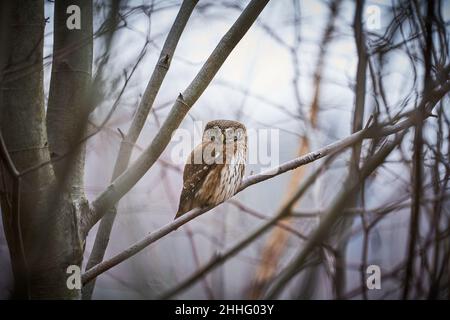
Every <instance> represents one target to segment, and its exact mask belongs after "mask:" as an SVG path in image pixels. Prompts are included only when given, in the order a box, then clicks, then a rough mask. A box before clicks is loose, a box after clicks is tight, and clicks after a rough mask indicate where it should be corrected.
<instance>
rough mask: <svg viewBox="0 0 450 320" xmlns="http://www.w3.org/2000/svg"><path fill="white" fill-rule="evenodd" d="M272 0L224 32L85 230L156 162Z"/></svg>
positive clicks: (95, 206) (260, 2) (95, 207)
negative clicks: (159, 127)
mask: <svg viewBox="0 0 450 320" xmlns="http://www.w3.org/2000/svg"><path fill="white" fill-rule="evenodd" d="M268 2H269V0H252V1H251V2H250V4H249V5H248V6H247V7H246V8H245V10H244V11H243V12H242V14H241V15H240V16H239V18H238V19H237V20H236V22H235V23H234V24H233V26H232V27H231V28H230V30H228V32H227V33H226V34H225V35H224V36H223V38H222V39H221V41H220V42H219V44H218V45H217V47H216V48H215V49H214V51H213V52H212V53H211V55H210V56H209V58H208V60H207V61H206V62H205V64H204V65H203V67H202V69H201V70H200V71H199V73H198V74H197V76H196V77H195V78H194V80H192V82H191V83H190V85H189V86H188V87H187V88H186V90H185V91H184V92H183V94H180V95H179V97H178V99H177V100H176V101H175V104H174V105H173V107H172V110H171V111H170V113H169V115H168V117H167V119H166V121H165V122H164V124H163V125H162V127H161V129H160V131H159V132H158V133H157V135H156V136H155V138H154V139H153V141H152V143H151V144H150V146H149V147H148V148H147V149H146V150H145V151H144V152H143V153H142V154H141V156H140V157H139V158H138V159H137V160H136V161H135V162H134V163H133V164H132V165H131V167H130V168H128V169H127V170H126V171H125V172H124V173H123V174H121V175H120V176H119V177H118V178H117V179H115V180H114V182H113V183H111V184H110V185H109V187H108V188H107V189H106V190H105V191H104V192H102V193H101V194H100V195H99V196H98V197H97V199H96V200H94V202H93V203H92V210H91V211H90V212H89V214H88V215H86V216H85V217H84V219H83V221H82V231H83V233H84V234H86V233H87V232H88V231H89V230H90V229H91V228H92V226H93V225H94V224H95V223H96V222H97V221H98V220H99V219H100V218H101V217H102V216H103V215H104V214H105V212H106V211H107V210H108V209H110V208H111V207H112V206H113V205H114V204H115V203H116V202H117V201H119V200H120V199H121V198H122V197H123V196H124V195H125V194H126V193H127V192H128V191H129V190H130V189H131V188H132V187H133V186H134V185H135V184H136V183H137V182H138V181H139V179H141V177H142V176H143V175H144V174H145V173H146V172H147V171H148V170H149V169H150V168H151V167H152V166H153V164H154V163H155V161H156V160H157V159H158V157H159V156H160V155H161V153H162V152H163V151H164V149H165V148H166V146H167V144H168V143H169V142H170V138H171V136H172V133H173V132H174V131H175V130H176V129H177V128H178V126H179V125H180V123H181V121H182V120H183V119H184V117H185V116H186V114H187V112H188V111H189V109H190V108H191V107H192V105H193V104H194V103H195V102H196V101H197V99H198V98H199V97H200V95H201V94H202V93H203V91H205V89H206V88H207V87H208V85H209V83H210V82H211V81H212V79H213V78H214V76H215V75H216V73H217V72H218V71H219V69H220V67H221V66H222V64H223V63H224V62H225V60H226V58H227V57H228V56H229V54H230V53H231V51H232V50H233V49H234V47H235V46H236V45H237V44H238V42H239V41H240V40H241V39H242V37H243V36H244V35H245V33H246V32H247V31H248V29H249V28H250V26H251V25H252V24H253V22H254V21H255V20H256V18H257V17H258V15H259V14H260V13H261V11H262V10H263V9H264V7H265V6H266V4H267V3H268Z"/></svg>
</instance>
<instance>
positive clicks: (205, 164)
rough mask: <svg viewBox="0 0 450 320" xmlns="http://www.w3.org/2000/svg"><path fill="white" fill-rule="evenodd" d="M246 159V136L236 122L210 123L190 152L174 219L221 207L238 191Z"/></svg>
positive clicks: (219, 121)
mask: <svg viewBox="0 0 450 320" xmlns="http://www.w3.org/2000/svg"><path fill="white" fill-rule="evenodd" d="M246 159H247V133H246V128H245V126H244V125H243V124H242V123H240V122H237V121H231V120H214V121H210V122H208V123H207V125H206V127H205V130H204V132H203V138H202V142H201V143H200V144H199V145H198V146H197V147H195V148H194V150H193V151H192V152H191V154H190V156H189V158H188V160H187V163H186V165H185V166H184V172H183V189H182V191H181V196H180V204H179V206H178V212H177V214H176V216H175V219H176V218H178V217H179V216H181V215H183V214H184V213H186V212H188V211H190V210H192V209H194V208H201V207H206V206H210V205H216V204H219V203H221V202H223V201H225V200H227V199H229V198H231V197H232V196H233V195H234V194H235V193H236V191H237V189H238V188H239V186H240V184H241V181H242V177H243V176H244V171H245V162H246Z"/></svg>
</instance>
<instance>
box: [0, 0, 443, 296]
mask: <svg viewBox="0 0 450 320" xmlns="http://www.w3.org/2000/svg"><path fill="white" fill-rule="evenodd" d="M94 3H95V6H94V9H95V11H94V31H95V30H99V28H100V27H101V26H102V23H103V22H104V20H105V17H107V15H108V12H109V10H110V5H109V3H108V2H106V1H100V0H97V1H95V2H94ZM247 3H248V1H240V0H236V1H231V0H229V1H228V0H227V1H209V0H200V1H199V3H198V5H197V6H196V8H195V10H194V12H193V14H192V16H191V18H190V20H189V22H188V24H187V26H186V28H185V31H184V33H183V34H182V36H181V39H180V42H179V44H178V47H177V49H176V52H175V56H174V58H173V61H172V64H171V67H170V70H169V72H168V73H167V77H166V79H165V81H164V82H163V85H162V88H161V90H160V91H159V94H158V96H157V97H156V101H155V103H154V106H153V109H152V111H151V113H150V115H149V117H148V119H147V121H146V125H145V127H144V130H143V131H142V133H141V135H140V137H139V139H138V141H137V143H136V145H135V146H134V149H133V156H132V161H133V159H135V158H136V157H137V156H138V155H139V154H140V153H141V152H142V150H143V148H145V147H146V146H147V145H148V144H149V143H150V142H151V141H152V139H153V137H154V136H155V134H156V133H157V132H158V129H159V127H160V125H161V124H162V122H163V121H164V119H165V118H166V116H167V114H168V112H169V111H170V108H171V106H172V105H173V103H174V101H175V99H176V97H177V96H178V94H179V93H180V92H182V91H183V90H184V89H185V88H186V87H187V86H188V85H189V83H190V82H191V81H192V79H193V78H194V77H195V75H196V74H197V72H198V71H199V70H200V68H201V66H202V64H203V63H204V62H205V61H206V59H207V58H208V56H209V54H210V53H211V52H212V50H213V49H214V48H215V46H216V45H217V43H218V42H219V40H220V39H221V37H222V36H223V35H224V34H225V32H226V31H227V30H228V29H229V27H230V26H231V25H232V24H233V22H234V21H235V20H236V19H237V17H238V16H239V14H240V13H241V12H242V10H243V9H244V8H245V6H246V5H247ZM355 3H356V2H354V1H344V0H342V1H338V0H335V1H333V0H327V1H325V0H307V1H297V0H293V1H291V0H280V1H270V2H269V4H268V5H267V7H266V8H265V9H264V11H263V12H262V14H261V15H260V17H259V18H258V20H257V21H256V22H255V24H254V25H253V26H252V27H251V28H250V30H249V32H248V33H247V34H246V35H245V37H244V38H243V39H242V41H240V42H239V44H238V45H237V46H236V48H235V49H234V51H233V52H232V54H231V55H230V57H229V58H228V59H227V60H226V62H225V63H224V65H223V66H222V67H221V69H220V71H219V72H218V74H217V76H216V77H215V78H214V80H213V81H212V84H211V85H210V86H209V87H208V88H207V89H206V91H205V92H204V94H203V95H202V96H201V97H200V99H199V100H198V101H197V102H196V104H195V105H194V106H193V108H192V109H191V111H190V112H189V114H188V116H187V117H186V118H185V119H184V121H183V122H182V125H181V128H183V129H185V130H188V131H190V132H194V131H197V132H198V131H199V130H201V129H202V128H201V127H199V124H198V122H199V121H202V122H203V123H204V124H205V123H206V122H207V121H209V120H213V119H232V120H238V121H240V122H242V123H244V124H245V125H246V126H247V128H248V129H253V130H258V129H275V130H276V131H277V137H276V139H277V141H276V142H275V143H276V144H277V145H278V148H276V149H270V148H268V150H276V151H275V152H277V154H276V155H270V156H276V158H278V159H279V162H280V163H283V162H285V161H288V160H290V159H293V158H295V157H297V156H298V155H299V154H303V153H306V152H308V151H314V150H316V149H318V148H320V147H322V146H325V145H327V144H329V143H331V142H334V141H337V140H339V139H342V138H344V137H346V136H348V135H350V134H351V133H352V123H353V117H354V109H355V97H356V93H357V88H358V81H357V70H358V62H359V61H360V58H361V57H360V56H358V50H357V44H358V43H359V44H360V45H361V46H362V47H365V50H366V51H367V66H366V70H365V77H364V78H363V81H365V83H366V88H365V93H364V94H363V97H364V100H365V105H364V110H365V111H364V116H363V120H362V123H363V126H364V125H365V124H366V123H367V122H369V121H374V120H373V119H376V120H377V121H378V122H383V121H390V120H392V119H395V117H396V116H398V115H399V114H403V113H405V112H408V111H411V110H413V109H415V108H416V107H417V103H418V101H419V100H420V99H421V97H422V95H423V86H424V81H423V78H424V59H423V44H424V41H425V40H424V34H423V32H422V31H423V28H424V17H425V16H426V14H427V2H426V1H419V0H416V1H375V0H373V1H366V2H365V4H364V6H363V7H362V12H361V13H362V17H361V20H362V21H361V23H362V26H363V32H362V34H363V38H362V39H359V40H360V41H357V40H355V27H354V21H355V11H356V10H357V8H356V5H355ZM180 4H181V1H172V0H164V1H163V0H159V1H158V0H154V1H151V0H148V1H137V0H136V1H135V0H129V1H122V3H121V5H120V14H121V21H120V22H119V24H118V26H119V27H118V28H117V30H116V32H115V33H114V36H113V39H112V41H111V42H108V41H107V39H106V38H105V37H104V36H102V35H101V34H100V35H99V36H97V37H96V38H95V40H94V70H96V69H95V68H98V67H99V65H100V63H103V62H104V63H105V70H104V71H103V75H102V76H103V79H102V80H103V82H102V85H103V87H102V92H101V95H99V97H98V107H97V109H96V110H95V111H94V112H93V113H92V114H91V117H90V124H89V125H90V126H91V127H92V128H95V127H96V126H100V125H101V123H102V121H103V120H104V119H105V117H107V116H108V115H109V114H110V110H111V106H112V105H113V104H114V102H115V101H116V100H117V99H118V98H119V100H118V101H119V102H118V105H117V108H116V109H115V110H114V112H113V113H112V114H111V117H110V118H109V120H108V122H107V123H106V125H105V126H104V127H103V128H102V129H101V131H100V132H99V133H97V134H96V135H94V136H93V137H92V138H90V139H89V140H88V144H87V154H86V169H85V184H86V192H87V196H88V198H89V199H90V200H92V199H94V198H95V197H96V196H97V195H98V194H99V193H100V192H101V191H102V190H104V188H105V187H107V186H108V184H109V181H110V179H111V175H112V170H113V167H114V162H115V159H116V156H117V152H118V149H119V146H120V142H121V132H127V129H128V127H129V125H130V123H131V120H132V117H133V114H134V112H135V110H136V108H137V106H138V104H139V101H140V99H141V98H142V94H143V92H144V90H145V87H146V85H147V83H148V81H149V78H150V75H151V72H152V71H153V68H154V66H155V64H156V63H157V60H158V57H159V54H160V50H161V48H162V45H163V43H164V40H165V37H166V35H167V33H168V31H169V29H170V27H171V25H172V23H173V21H174V19H175V16H176V14H177V12H178V9H179V7H180ZM435 12H436V14H435V19H436V23H435V27H434V28H435V29H433V30H434V34H433V42H434V56H433V61H434V62H433V63H434V64H435V65H436V66H444V65H447V63H448V59H449V57H448V49H449V48H448V40H449V39H448V24H449V21H450V3H449V2H447V1H435ZM45 15H46V17H48V18H49V19H48V23H47V25H46V29H45V45H44V57H45V58H44V66H45V69H44V76H45V84H46V94H47V95H48V87H49V81H50V70H51V51H52V42H53V40H52V39H53V38H52V30H53V3H52V2H50V1H49V2H46V12H45ZM421 30H422V31H421ZM105 56H107V59H106V60H105ZM105 61H106V62H105ZM436 68H437V67H436ZM133 70H134V71H133ZM122 89H124V90H123V94H121V90H122ZM448 102H449V101H448V96H445V97H444V98H443V99H442V101H441V102H440V103H439V104H438V105H437V107H436V109H435V111H434V112H433V113H435V115H436V116H434V117H431V118H429V119H428V120H427V121H426V123H425V125H424V129H423V130H424V131H423V136H424V141H425V144H424V149H423V150H424V152H423V185H422V203H421V219H420V220H419V233H418V240H417V248H418V251H420V252H421V254H418V257H417V258H416V259H415V261H414V264H413V269H414V274H415V276H414V277H413V285H412V287H413V289H412V292H414V293H413V294H412V297H416V298H426V297H429V292H430V291H429V287H430V286H431V285H432V284H433V283H434V281H436V279H439V281H438V283H439V285H438V289H439V290H437V293H436V295H435V296H433V297H435V298H438V297H439V298H447V297H448V295H449V294H450V293H449V289H448V288H449V286H448V282H449V281H450V279H449V277H448V271H449V267H450V257H449V245H450V242H449V239H448V236H449V221H450V220H449V218H450V212H449V208H450V206H449V195H450V193H449V190H448V188H449V187H448V179H449V173H450V169H449V161H448V160H449V159H448V156H449V154H448V148H449V142H450V140H449V126H448V124H449V119H450V110H449V108H448ZM393 122H395V120H393ZM198 138H199V137H198V135H197V138H196V139H194V138H193V140H192V141H189V142H186V141H185V143H189V144H192V145H194V144H197V143H198V142H199V140H198ZM413 139H414V131H413V130H411V132H408V133H407V135H406V136H405V137H404V139H403V142H402V143H401V144H400V146H399V147H398V148H397V149H396V150H395V151H394V152H392V153H391V154H390V156H389V157H388V158H387V159H386V161H384V162H383V163H382V165H380V166H379V167H378V168H377V170H376V171H375V172H374V174H372V175H370V176H369V177H368V179H367V180H366V181H365V184H364V188H363V190H362V191H361V192H360V194H359V195H358V197H357V199H356V200H355V201H353V202H352V203H349V208H348V210H350V211H352V210H353V211H352V212H353V213H354V215H353V216H352V217H353V218H352V219H350V220H347V221H346V224H347V225H348V227H347V228H340V229H339V228H337V229H336V230H334V233H333V235H330V238H329V240H328V242H329V244H330V246H332V247H334V248H335V250H336V252H338V253H340V255H339V256H340V257H338V258H337V257H336V255H334V254H333V252H334V251H326V250H324V252H323V254H322V255H321V258H320V259H319V261H317V262H312V263H310V264H308V266H306V267H305V269H304V270H303V271H302V272H301V273H300V274H298V275H297V276H295V277H294V278H293V280H292V281H290V282H289V285H288V286H286V287H285V289H284V290H283V292H282V294H281V296H280V297H281V298H289V299H292V298H305V299H308V298H309V299H334V298H347V299H362V298H369V299H397V298H401V296H402V288H403V286H404V276H405V275H404V261H405V259H406V258H407V256H408V242H409V235H410V216H411V192H412V183H411V181H412V180H411V170H412V157H413V149H414V148H413ZM252 141H253V142H252ZM250 142H251V143H255V141H254V140H250ZM177 143H179V141H173V142H171V143H170V144H169V146H168V148H167V149H166V150H165V152H164V153H163V155H162V156H161V158H160V159H159V160H158V162H157V164H156V165H155V166H154V167H153V168H152V169H151V170H150V171H149V172H148V173H147V174H146V175H145V176H144V177H143V178H142V179H141V180H140V181H139V183H138V184H137V185H136V186H135V187H134V188H133V189H132V190H131V191H130V192H129V193H128V194H127V195H126V196H125V197H124V198H123V199H122V200H121V201H120V204H119V208H118V216H117V218H116V221H115V224H114V227H113V230H112V233H111V238H110V243H109V246H108V249H107V251H106V256H105V258H106V259H107V258H108V257H111V256H113V255H115V254H117V253H119V252H121V251H122V250H124V249H126V248H127V247H128V246H130V245H131V244H133V243H134V242H136V241H138V240H140V239H142V238H143V237H144V236H145V235H147V234H148V233H149V232H151V231H153V230H156V229H158V228H159V227H161V226H163V225H165V224H167V223H169V222H171V221H172V220H173V217H174V215H175V212H176V209H177V206H178V199H179V194H180V191H181V187H182V169H183V164H182V163H180V162H178V161H174V159H173V157H172V155H171V150H172V149H173V148H174V147H175V146H176V145H177ZM263 143H265V142H264V141H263ZM271 143H274V141H271ZM378 143H379V144H382V143H383V141H378ZM372 149H373V143H372V142H371V141H367V142H364V143H363V145H362V155H361V158H362V160H361V161H365V160H366V159H368V158H370V156H371V150H372ZM350 158H351V150H347V151H346V152H343V153H341V154H339V156H338V157H337V158H336V159H334V161H333V162H332V163H331V164H330V165H329V167H328V168H327V169H326V170H325V172H323V173H322V174H321V175H320V176H319V178H318V179H317V180H316V181H315V182H314V184H313V185H312V186H311V187H310V188H309V189H308V191H307V193H306V194H305V195H304V196H303V197H302V198H301V199H300V200H299V201H298V202H297V203H296V205H295V207H294V208H293V211H294V213H297V215H296V217H293V218H291V219H289V220H286V221H285V223H286V225H287V226H288V227H286V228H281V227H274V228H272V229H270V230H269V232H267V233H265V234H264V235H263V236H262V237H260V238H258V239H257V240H256V241H254V242H253V243H252V244H251V245H250V246H248V247H247V248H246V249H244V250H242V251H241V252H239V253H238V254H237V255H236V256H234V257H233V258H231V259H229V260H227V261H226V262H225V263H224V264H223V265H221V266H220V267H218V268H217V269H215V270H213V271H212V272H210V273H208V274H207V275H206V276H205V277H203V278H202V279H201V280H200V281H198V282H197V283H196V284H195V285H194V286H192V287H191V288H189V289H188V290H186V291H184V292H182V293H181V294H180V295H178V296H177V297H178V298H188V299H245V298H258V297H262V296H263V292H264V290H263V289H261V288H263V287H264V286H265V285H270V283H271V281H272V280H273V279H274V278H275V277H276V275H277V274H278V273H279V272H280V270H283V268H284V267H285V266H286V265H288V263H289V262H290V260H291V259H292V257H293V256H294V255H295V254H296V253H297V252H298V250H299V249H301V248H302V246H303V244H304V238H303V237H302V236H303V235H308V234H309V233H310V232H312V231H313V230H314V228H316V227H317V225H318V223H319V222H320V219H321V214H322V213H323V212H324V211H325V210H326V208H327V207H328V206H329V205H330V203H331V201H332V200H333V198H334V197H335V196H336V194H337V192H338V190H340V189H341V188H342V184H343V183H344V182H345V181H346V177H347V175H348V173H349V167H350V163H351V161H350ZM322 163H323V160H319V161H315V162H313V163H311V164H309V165H307V166H305V167H302V170H295V171H290V172H288V173H285V174H283V175H279V176H277V177H275V178H273V179H270V180H267V181H264V182H262V183H259V184H257V185H254V186H251V187H249V188H247V189H246V190H244V191H243V192H241V193H239V194H238V195H236V196H235V197H234V198H233V199H232V200H231V201H228V202H227V203H225V204H222V205H220V206H219V207H217V208H215V209H213V210H212V211H210V212H208V213H206V214H204V215H202V216H201V217H199V218H197V219H195V220H193V221H191V222H189V223H188V224H186V225H185V226H183V227H181V228H179V229H178V230H177V231H175V232H173V233H170V234H169V235H168V236H166V237H164V238H162V239H161V240H160V241H158V242H156V243H154V244H152V245H151V246H149V247H148V248H146V249H145V250H143V251H142V252H140V253H139V254H137V255H136V256H134V257H132V258H131V259H128V260H126V261H125V262H123V263H121V264H119V265H118V266H116V267H114V268H112V269H111V270H109V271H107V272H105V273H104V274H102V275H101V276H100V277H99V278H98V279H97V284H96V287H95V291H94V294H93V298H94V299H151V298H156V297H158V296H159V295H161V294H162V293H164V292H166V291H167V290H168V289H170V288H172V287H174V286H175V285H176V284H177V283H179V282H180V281H182V280H184V279H186V278H187V277H189V276H190V275H191V274H192V273H193V272H195V270H197V269H198V268H199V267H200V266H202V265H204V264H205V263H207V262H208V261H209V260H210V259H211V257H213V256H214V255H216V254H220V253H221V252H223V251H225V250H226V248H229V247H230V246H231V245H233V244H234V243H236V242H237V241H238V240H239V239H242V238H243V237H244V236H245V235H247V234H248V233H249V232H251V231H253V230H255V229H256V228H257V227H258V226H260V225H261V224H262V223H263V222H264V221H265V220H267V219H268V218H270V217H272V216H273V215H274V214H276V212H277V210H278V209H279V208H280V207H281V206H282V205H283V203H285V202H286V200H287V198H288V197H289V195H290V194H292V192H293V191H295V190H297V188H298V186H299V185H300V183H301V181H302V180H304V178H305V177H306V176H307V174H308V173H310V172H312V171H313V170H314V169H316V168H318V167H319V166H320V165H321V164H322ZM267 168H268V165H267V163H259V162H258V163H253V164H251V165H249V166H248V167H247V171H246V175H247V176H248V175H250V174H252V173H253V174H255V173H259V172H260V171H261V170H264V169H267ZM0 230H2V231H1V232H3V228H0ZM96 230H97V227H95V228H94V229H93V230H92V231H91V232H90V234H89V236H88V240H87V243H86V251H85V261H87V259H88V257H89V254H90V252H91V250H92V245H93V241H94V239H95V232H96ZM441 236H442V237H441ZM437 238H439V239H440V240H439V244H436V242H437V240H436V239H437ZM433 240H434V241H435V242H433ZM441 240H442V241H441ZM342 256H343V257H344V258H342ZM446 261H447V262H446ZM368 265H378V266H379V267H380V269H381V289H379V290H368V289H367V288H366V287H365V279H366V277H367V274H366V268H367V266H368ZM0 270H1V272H0V297H7V296H8V293H9V291H10V290H11V288H12V273H11V268H10V262H9V253H8V247H7V246H6V241H5V238H4V235H3V233H0ZM337 277H340V278H339V279H337ZM342 281H343V284H342V283H341V282H342ZM446 283H447V285H446V286H445V284H446ZM441 284H442V285H443V287H442V288H441V287H440V285H441Z"/></svg>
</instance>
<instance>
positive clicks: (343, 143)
mask: <svg viewBox="0 0 450 320" xmlns="http://www.w3.org/2000/svg"><path fill="white" fill-rule="evenodd" d="M414 115H415V114H413V115H411V116H410V117H409V118H408V119H406V120H404V121H402V122H400V123H398V124H396V125H386V126H384V127H382V128H378V127H369V128H366V129H363V130H361V131H358V132H355V133H354V134H352V135H350V136H348V137H346V138H344V139H341V140H339V141H336V142H334V143H331V144H329V145H327V146H325V147H322V148H320V149H319V150H316V151H314V152H310V153H308V154H306V155H304V156H301V157H298V158H295V159H293V160H290V161H288V162H285V163H283V164H281V165H280V166H278V167H276V168H273V169H269V170H267V171H264V172H262V173H259V174H255V175H252V176H250V177H247V178H246V179H244V180H243V181H242V183H241V186H240V188H239V190H238V191H237V193H239V192H241V191H242V190H244V189H246V188H248V187H249V186H251V185H254V184H256V183H259V182H262V181H265V180H268V179H271V178H273V177H275V176H277V175H280V174H282V173H285V172H287V171H290V170H293V169H296V168H298V167H300V166H303V165H306V164H308V163H311V162H314V161H316V160H318V159H320V158H323V157H325V156H328V155H333V154H335V153H338V152H340V151H342V150H344V149H346V148H347V147H350V146H352V145H353V144H355V143H358V142H360V141H361V140H363V139H368V138H372V137H373V136H375V135H374V133H375V132H377V131H379V132H381V133H386V134H387V135H389V134H392V133H396V132H399V131H402V130H404V129H407V128H409V127H410V126H411V125H412V124H413V123H414V122H413V121H412V120H411V121H410V120H409V119H410V118H413V117H414ZM213 208H214V207H207V208H201V209H193V210H191V211H190V212H188V213H186V214H184V215H183V216H181V217H180V218H178V219H176V220H174V221H172V222H170V223H168V224H166V225H165V226H163V227H161V228H160V229H158V230H157V231H154V232H152V233H150V234H149V235H148V236H147V237H145V238H144V239H142V240H140V241H139V242H136V243H135V244H134V245H132V246H131V247H129V248H128V249H126V250H125V251H123V252H122V253H119V254H118V255H116V256H114V257H113V258H111V259H109V260H106V261H104V262H102V263H100V264H98V265H96V266H95V267H93V268H92V269H90V270H88V271H86V272H85V273H84V274H83V277H82V282H83V284H85V283H87V282H89V281H90V280H92V279H93V278H95V277H97V276H98V275H100V274H101V273H103V272H105V271H107V270H109V269H110V268H112V267H114V266H115V265H117V264H119V263H121V262H122V261H124V260H126V259H128V258H129V257H131V256H133V255H135V254H136V253H138V252H139V251H141V250H143V249H144V248H146V247H147V246H149V245H150V244H152V243H153V242H155V241H157V240H159V239H161V238H162V237H164V236H166V235H167V234H169V233H170V232H172V231H175V230H177V229H178V228H179V227H180V226H182V225H184V224H185V223H187V222H189V221H191V220H192V219H194V218H196V217H198V216H200V215H201V214H203V213H205V212H207V211H209V210H211V209H213ZM269 223H270V225H272V224H273V223H274V221H272V220H270V221H269Z"/></svg>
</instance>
